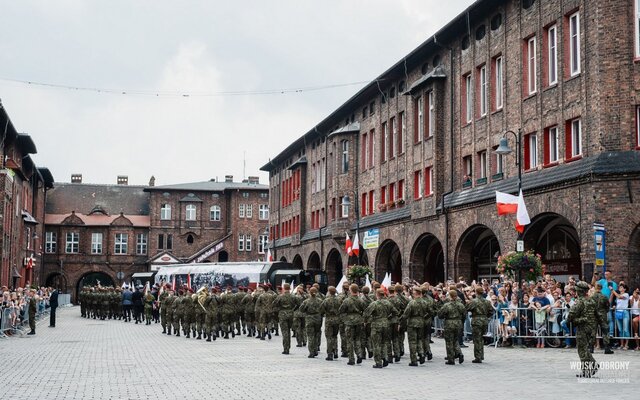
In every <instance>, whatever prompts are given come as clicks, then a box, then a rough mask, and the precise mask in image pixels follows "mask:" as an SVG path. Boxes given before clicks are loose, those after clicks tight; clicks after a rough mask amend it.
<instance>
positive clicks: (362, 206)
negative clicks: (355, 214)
mask: <svg viewBox="0 0 640 400" xmlns="http://www.w3.org/2000/svg"><path fill="white" fill-rule="evenodd" d="M360 215H362V216H363V217H364V216H366V215H367V194H366V193H362V200H361V201H360Z"/></svg>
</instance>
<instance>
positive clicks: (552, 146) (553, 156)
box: [547, 125, 560, 163]
mask: <svg viewBox="0 0 640 400" xmlns="http://www.w3.org/2000/svg"><path fill="white" fill-rule="evenodd" d="M547 140H549V145H548V146H547V147H548V149H549V162H550V163H553V162H557V161H558V159H559V158H560V151H559V142H558V126H557V125H556V126H552V127H551V128H549V132H548V133H547Z"/></svg>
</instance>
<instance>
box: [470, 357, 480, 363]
mask: <svg viewBox="0 0 640 400" xmlns="http://www.w3.org/2000/svg"><path fill="white" fill-rule="evenodd" d="M471 362H472V363H474V364H482V360H480V359H478V358H474V359H473V361H471Z"/></svg>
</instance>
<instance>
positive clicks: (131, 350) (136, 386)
mask: <svg viewBox="0 0 640 400" xmlns="http://www.w3.org/2000/svg"><path fill="white" fill-rule="evenodd" d="M47 323H48V321H46V320H43V321H42V322H41V323H40V324H39V325H38V328H37V335H35V336H23V337H12V338H9V339H4V340H0V354H1V355H2V360H4V361H5V363H4V366H5V368H4V371H3V384H2V385H0V399H7V400H8V399H39V400H42V399H163V398H166V399H171V400H175V399H209V398H226V399H252V400H255V399H286V400H292V399H318V398H323V399H346V398H366V399H382V398H384V399H403V400H406V399H416V398H419V397H423V398H436V397H439V398H453V397H456V398H460V399H467V398H482V399H486V398H493V397H495V396H505V397H506V398H509V399H511V398H519V397H521V396H523V397H524V396H526V398H530V397H532V396H537V397H538V398H556V397H558V396H562V397H567V396H568V397H569V398H570V399H581V398H596V397H597V398H603V397H604V396H611V395H614V396H616V397H617V398H622V399H631V398H635V397H636V396H637V393H638V392H637V388H638V384H639V383H640V368H639V367H640V362H639V361H640V352H633V351H616V354H614V355H613V356H606V357H605V356H604V354H602V352H596V354H595V357H596V359H597V360H598V361H599V362H602V361H620V362H629V368H628V370H625V371H617V375H616V376H620V377H623V378H628V379H629V383H628V384H609V383H594V382H592V383H581V382H578V380H577V378H576V377H575V374H576V372H575V371H573V370H571V368H570V362H572V361H574V362H575V361H578V355H577V353H576V351H575V350H560V349H511V348H497V349H494V348H486V349H485V358H486V363H484V364H481V365H476V364H472V363H471V362H470V361H471V359H472V358H473V352H472V349H471V348H468V349H463V350H464V352H465V356H466V361H465V362H464V364H462V365H456V366H448V365H445V364H444V360H443V358H444V354H445V351H444V345H443V344H444V342H443V341H442V340H441V339H435V345H434V347H433V353H434V359H433V360H432V361H428V362H427V363H426V364H424V365H422V366H420V367H418V368H412V367H409V366H407V364H408V362H409V361H408V357H407V356H405V357H403V359H402V361H401V362H400V364H392V365H390V366H389V367H388V368H384V369H381V370H376V369H373V368H371V366H372V365H373V362H372V360H366V361H364V362H363V363H362V365H359V366H348V365H346V360H345V359H344V358H341V359H339V361H333V362H328V361H325V360H324V355H322V356H321V357H318V358H316V359H313V360H311V359H308V358H307V351H306V349H301V348H297V347H295V346H294V347H293V348H292V351H291V354H290V355H289V356H283V355H281V354H280V352H281V351H282V348H281V344H280V337H274V338H273V340H271V341H268V340H267V341H260V340H257V339H255V338H247V337H237V338H235V339H229V340H221V339H218V340H217V341H215V342H211V343H207V342H205V341H204V340H194V339H186V338H184V337H179V338H178V337H175V336H167V335H162V334H161V333H160V332H161V331H162V328H161V327H160V325H159V324H157V325H152V326H145V325H135V324H133V323H124V322H122V321H97V320H88V319H84V318H81V317H80V310H79V308H78V307H73V308H67V309H61V310H59V316H58V323H57V325H58V326H57V327H56V328H54V329H51V328H48V327H47ZM294 341H295V339H294ZM323 341H324V338H323ZM322 349H323V350H324V342H323V346H322Z"/></svg>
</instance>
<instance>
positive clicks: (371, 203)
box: [369, 190, 374, 214]
mask: <svg viewBox="0 0 640 400" xmlns="http://www.w3.org/2000/svg"><path fill="white" fill-rule="evenodd" d="M373 196H374V193H373V190H372V191H370V192H369V214H373V213H374V210H373Z"/></svg>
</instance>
